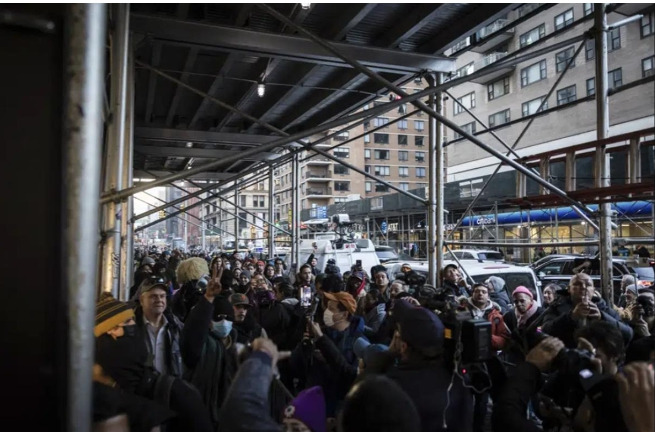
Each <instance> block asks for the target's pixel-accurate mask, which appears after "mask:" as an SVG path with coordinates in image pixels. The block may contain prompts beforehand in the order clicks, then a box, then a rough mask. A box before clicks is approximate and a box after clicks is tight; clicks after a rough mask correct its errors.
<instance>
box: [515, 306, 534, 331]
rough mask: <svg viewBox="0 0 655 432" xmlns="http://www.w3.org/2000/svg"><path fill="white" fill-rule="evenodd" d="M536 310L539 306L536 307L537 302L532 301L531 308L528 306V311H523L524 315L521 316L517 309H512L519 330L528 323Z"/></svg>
mask: <svg viewBox="0 0 655 432" xmlns="http://www.w3.org/2000/svg"><path fill="white" fill-rule="evenodd" d="M537 309H539V305H537V302H535V301H533V302H532V306H530V309H528V310H527V311H525V313H524V314H521V313H520V312H519V311H518V309H514V312H515V313H516V323H517V324H516V325H517V327H518V328H521V327H523V326H525V324H526V323H527V322H528V320H529V319H530V318H531V317H532V315H534V314H535V312H537Z"/></svg>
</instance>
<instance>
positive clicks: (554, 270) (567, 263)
mask: <svg viewBox="0 0 655 432" xmlns="http://www.w3.org/2000/svg"><path fill="white" fill-rule="evenodd" d="M587 261H588V262H589V264H588V266H586V269H585V270H584V273H587V274H588V275H589V276H591V279H592V280H593V281H594V286H595V287H596V288H597V289H600V260H599V259H598V258H596V257H580V256H558V257H554V258H553V259H550V260H548V261H546V262H544V263H542V264H538V265H536V266H535V267H534V272H535V274H536V275H537V278H538V279H539V280H540V281H541V286H542V287H545V286H546V285H547V284H549V283H556V284H558V285H560V286H567V285H568V284H569V280H570V279H571V277H572V276H573V275H574V274H575V273H576V272H574V269H579V268H582V267H583V265H584V264H585V262H587ZM626 274H630V275H633V276H634V277H635V278H637V277H638V276H637V273H636V272H635V271H634V269H633V268H632V267H630V266H629V265H627V264H626V262H625V260H623V259H618V258H613V259H612V284H613V286H614V302H618V300H619V296H620V295H621V279H623V276H624V275H626Z"/></svg>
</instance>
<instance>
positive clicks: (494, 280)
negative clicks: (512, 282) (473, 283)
mask: <svg viewBox="0 0 655 432" xmlns="http://www.w3.org/2000/svg"><path fill="white" fill-rule="evenodd" d="M488 280H489V283H490V284H491V285H493V286H492V288H493V290H489V299H490V300H491V301H493V302H496V303H497V304H498V306H500V311H501V312H502V313H507V312H508V311H509V310H510V309H511V307H510V305H511V304H512V302H511V301H510V299H509V295H507V291H506V290H505V281H504V280H503V279H501V278H499V277H498V276H491V277H489V279H488Z"/></svg>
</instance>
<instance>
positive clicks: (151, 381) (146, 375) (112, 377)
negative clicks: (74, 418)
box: [93, 294, 212, 432]
mask: <svg viewBox="0 0 655 432" xmlns="http://www.w3.org/2000/svg"><path fill="white" fill-rule="evenodd" d="M93 332H94V335H95V337H96V345H95V364H94V367H93V380H94V382H96V383H98V384H99V385H104V386H108V387H111V388H114V389H119V390H120V391H121V392H124V394H126V395H127V397H128V402H127V403H126V406H127V407H128V418H129V419H130V430H134V431H141V430H145V431H150V429H151V428H150V427H145V422H146V421H147V419H149V418H150V416H151V415H154V414H156V410H157V408H156V407H155V408H154V409H155V411H152V412H151V410H150V409H148V408H147V407H145V406H143V405H142V404H140V403H139V402H138V401H139V398H138V397H142V398H145V399H148V400H150V401H154V402H157V403H158V404H159V405H161V407H163V408H167V409H170V410H171V411H173V412H174V413H175V414H177V415H176V417H173V418H170V417H171V416H167V420H168V421H167V422H166V426H167V429H166V430H168V431H185V430H193V431H203V432H205V431H206V432H209V431H211V430H212V426H211V423H210V421H209V415H208V413H207V411H206V410H205V409H204V407H203V404H202V399H201V398H200V395H199V394H198V391H197V390H196V389H195V388H194V387H192V386H191V385H189V384H187V383H186V382H184V381H182V380H181V379H178V378H175V377H172V376H170V375H164V374H160V373H158V372H157V371H156V370H155V369H154V368H153V367H152V366H149V365H148V364H147V358H148V351H147V349H146V346H145V344H144V343H143V341H142V339H140V338H139V337H138V329H137V326H136V324H135V320H134V311H133V310H132V308H131V307H130V305H129V304H127V303H123V302H120V301H118V300H116V299H114V298H113V297H112V296H111V295H110V294H103V295H102V296H101V297H100V300H99V301H98V303H97V304H96V319H95V326H94V329H93ZM105 393H106V392H105ZM132 396H138V397H137V398H134V397H132ZM150 406H152V405H150ZM160 409H161V408H160Z"/></svg>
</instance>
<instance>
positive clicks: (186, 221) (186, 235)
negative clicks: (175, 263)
mask: <svg viewBox="0 0 655 432" xmlns="http://www.w3.org/2000/svg"><path fill="white" fill-rule="evenodd" d="M186 205H187V202H186V201H184V210H185V211H184V249H185V250H187V251H188V250H189V213H187V212H186Z"/></svg>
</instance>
